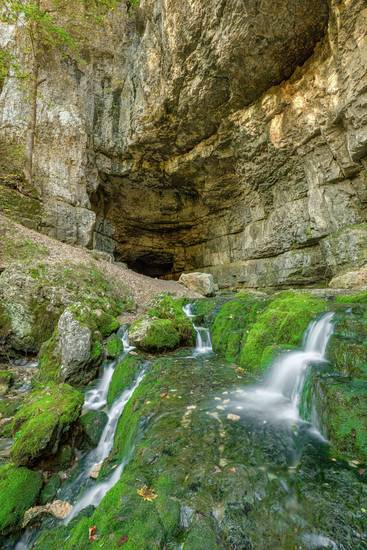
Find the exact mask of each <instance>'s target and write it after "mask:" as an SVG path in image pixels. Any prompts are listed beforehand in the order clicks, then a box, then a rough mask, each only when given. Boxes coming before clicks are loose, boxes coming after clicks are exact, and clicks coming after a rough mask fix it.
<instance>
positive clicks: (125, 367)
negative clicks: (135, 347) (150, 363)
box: [107, 355, 142, 406]
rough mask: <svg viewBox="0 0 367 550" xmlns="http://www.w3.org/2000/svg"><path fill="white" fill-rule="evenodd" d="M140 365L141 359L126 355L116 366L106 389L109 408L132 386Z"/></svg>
mask: <svg viewBox="0 0 367 550" xmlns="http://www.w3.org/2000/svg"><path fill="white" fill-rule="evenodd" d="M141 364H142V359H141V358H139V357H136V356H134V355H127V356H126V357H124V358H123V359H122V360H121V361H120V362H119V363H118V364H117V366H116V367H115V370H114V371H113V375H112V379H111V383H110V386H109V388H108V395H107V403H108V405H109V406H111V405H112V403H113V402H114V401H115V399H116V398H117V397H118V396H119V395H120V394H121V393H122V392H123V391H124V390H126V389H127V388H129V387H130V386H131V385H132V384H133V382H134V379H135V378H136V376H137V374H138V372H139V368H141Z"/></svg>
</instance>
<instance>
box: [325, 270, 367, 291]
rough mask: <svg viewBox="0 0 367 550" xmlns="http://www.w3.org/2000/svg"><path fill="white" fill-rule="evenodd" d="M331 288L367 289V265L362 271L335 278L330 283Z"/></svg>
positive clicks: (350, 272) (349, 272)
mask: <svg viewBox="0 0 367 550" xmlns="http://www.w3.org/2000/svg"><path fill="white" fill-rule="evenodd" d="M329 287H330V288H354V289H361V290H362V289H367V264H366V265H365V266H363V267H361V269H358V270H355V271H348V272H347V273H343V274H342V275H338V276H336V277H333V278H332V279H331V281H330V283H329Z"/></svg>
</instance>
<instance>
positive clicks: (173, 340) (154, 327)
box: [129, 317, 180, 353]
mask: <svg viewBox="0 0 367 550" xmlns="http://www.w3.org/2000/svg"><path fill="white" fill-rule="evenodd" d="M129 341H130V343H131V344H133V345H134V346H136V347H137V348H139V349H141V350H143V351H148V352H153V353H156V352H160V351H165V350H172V349H175V348H177V347H178V346H179V344H180V336H179V334H178V332H177V330H176V329H175V327H174V325H173V322H172V321H171V320H169V319H155V318H154V317H143V318H142V319H139V320H137V321H135V322H134V323H133V324H132V325H131V327H130V331H129Z"/></svg>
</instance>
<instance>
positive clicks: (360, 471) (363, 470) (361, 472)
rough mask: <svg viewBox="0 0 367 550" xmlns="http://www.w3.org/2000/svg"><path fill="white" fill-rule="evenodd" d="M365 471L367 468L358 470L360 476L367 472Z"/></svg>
mask: <svg viewBox="0 0 367 550" xmlns="http://www.w3.org/2000/svg"><path fill="white" fill-rule="evenodd" d="M365 472H366V470H365V469H364V468H360V469H359V470H358V473H359V475H360V476H363V475H364V474H365Z"/></svg>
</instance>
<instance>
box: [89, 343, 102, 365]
mask: <svg viewBox="0 0 367 550" xmlns="http://www.w3.org/2000/svg"><path fill="white" fill-rule="evenodd" d="M102 356H103V345H102V342H101V341H100V340H94V341H93V342H92V345H91V350H90V360H91V362H92V363H95V362H98V361H99V360H100V359H101V358H102Z"/></svg>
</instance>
